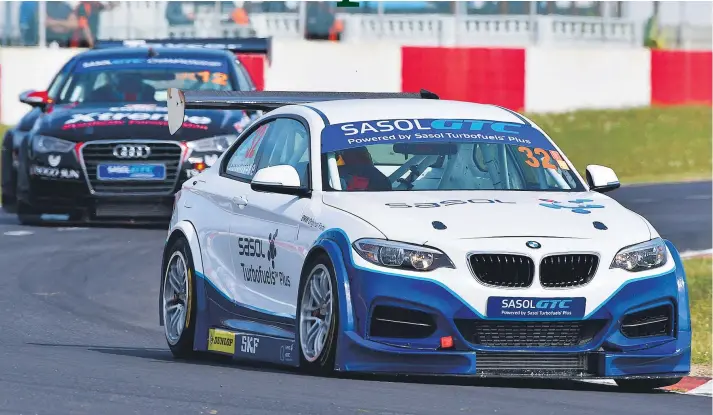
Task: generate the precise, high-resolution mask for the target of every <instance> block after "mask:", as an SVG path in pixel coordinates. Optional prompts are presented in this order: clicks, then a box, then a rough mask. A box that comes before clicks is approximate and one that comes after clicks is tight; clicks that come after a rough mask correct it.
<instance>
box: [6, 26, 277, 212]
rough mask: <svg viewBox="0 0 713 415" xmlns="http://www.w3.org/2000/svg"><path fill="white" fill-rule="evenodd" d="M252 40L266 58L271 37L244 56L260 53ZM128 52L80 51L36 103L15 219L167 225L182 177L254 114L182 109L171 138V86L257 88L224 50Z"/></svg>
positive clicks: (143, 48) (22, 149)
mask: <svg viewBox="0 0 713 415" xmlns="http://www.w3.org/2000/svg"><path fill="white" fill-rule="evenodd" d="M243 41H244V40H243ZM256 42H262V44H263V45H264V46H263V47H262V49H261V50H264V51H265V52H266V53H267V50H268V47H269V40H266V39H252V40H251V44H250V45H248V46H249V48H250V50H256V49H260V48H259V47H256V46H255V43H256ZM244 44H245V43H244ZM131 46H132V47H110V48H106V49H97V50H92V51H87V52H84V53H81V54H79V55H77V56H76V57H74V58H73V59H72V61H71V62H70V63H69V64H68V66H67V67H66V71H67V75H66V79H65V81H64V82H63V83H62V86H61V87H60V88H58V91H57V92H56V93H55V94H53V96H52V97H51V98H48V99H47V101H48V102H46V103H44V104H43V105H41V109H42V112H41V114H40V115H39V117H38V118H37V121H36V122H35V123H34V125H33V127H32V129H31V130H30V132H29V133H28V135H27V138H26V139H24V140H23V141H22V142H21V143H20V145H19V149H18V150H19V151H18V156H17V159H18V167H17V190H16V197H17V203H16V212H17V215H18V218H19V220H20V222H21V223H23V224H31V223H37V222H39V221H42V220H63V221H72V222H75V221H80V222H114V221H120V222H134V223H140V222H156V221H158V222H163V221H168V219H169V218H170V216H171V212H172V208H173V200H174V198H173V195H174V193H175V192H176V191H177V190H178V189H179V188H180V186H181V184H182V183H183V181H185V180H187V179H189V178H190V177H191V176H193V175H195V174H197V173H199V172H200V171H202V170H203V169H205V168H207V167H210V166H211V165H212V164H213V163H214V162H215V161H216V159H217V158H218V156H219V155H220V154H222V152H223V151H225V149H227V148H228V146H229V145H230V144H231V143H232V142H233V141H234V140H235V139H236V138H237V135H238V134H239V133H240V132H242V130H243V129H244V128H245V127H247V126H248V125H249V124H250V123H252V121H253V120H254V119H255V118H257V117H258V116H259V115H260V114H259V112H247V111H224V110H193V111H187V112H186V115H185V121H184V126H183V128H182V129H181V134H179V135H174V136H170V135H169V134H168V129H167V128H166V126H167V125H168V124H167V120H168V112H167V107H166V98H167V97H166V95H167V89H168V88H170V87H177V88H182V89H189V90H211V91H237V90H240V91H246V90H254V89H255V87H254V84H253V82H252V81H251V79H250V77H249V76H248V75H247V72H246V71H245V70H244V69H243V68H241V67H240V66H239V64H238V62H236V57H235V55H234V54H233V53H231V52H230V51H228V50H220V49H218V48H206V47H200V48H192V47H175V45H174V46H170V47H169V46H163V45H156V44H153V45H135V44H134V45H131ZM233 46H235V45H233ZM247 48H248V47H245V49H247ZM58 215H59V216H58Z"/></svg>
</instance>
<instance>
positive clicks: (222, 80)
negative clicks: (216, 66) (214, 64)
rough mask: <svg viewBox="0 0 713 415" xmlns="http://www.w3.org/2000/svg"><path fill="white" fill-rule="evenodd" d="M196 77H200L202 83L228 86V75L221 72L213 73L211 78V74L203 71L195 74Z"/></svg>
mask: <svg viewBox="0 0 713 415" xmlns="http://www.w3.org/2000/svg"><path fill="white" fill-rule="evenodd" d="M196 75H198V76H200V77H201V79H202V80H203V82H208V81H210V82H211V83H214V84H216V85H222V86H225V85H227V84H228V75H227V74H224V73H222V72H213V74H212V76H211V73H210V72H208V71H203V72H196Z"/></svg>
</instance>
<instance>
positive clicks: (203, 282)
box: [193, 273, 300, 367]
mask: <svg viewBox="0 0 713 415" xmlns="http://www.w3.org/2000/svg"><path fill="white" fill-rule="evenodd" d="M196 276H197V277H198V278H197V279H198V281H197V284H196V294H197V296H196V297H197V303H198V310H197V316H196V317H197V318H196V332H195V333H196V334H195V338H194V342H193V344H194V346H193V347H194V349H195V350H197V351H206V352H210V353H217V354H221V355H227V356H231V357H233V358H234V359H238V360H251V361H259V362H269V363H275V364H280V365H287V366H293V367H297V366H299V361H300V360H299V356H298V354H297V353H298V350H297V349H298V348H297V347H296V346H295V327H296V321H295V317H294V316H282V315H274V314H270V313H268V312H263V311H261V310H256V309H253V308H251V307H248V306H246V305H243V304H239V303H236V302H234V301H232V300H230V299H229V298H227V297H226V296H225V295H224V294H223V293H222V292H220V291H219V290H218V289H217V288H216V287H214V286H213V285H212V284H211V283H210V281H209V280H208V279H207V278H206V277H205V276H204V275H203V274H200V273H196Z"/></svg>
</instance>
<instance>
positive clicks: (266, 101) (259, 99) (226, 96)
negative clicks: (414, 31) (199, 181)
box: [167, 88, 439, 135]
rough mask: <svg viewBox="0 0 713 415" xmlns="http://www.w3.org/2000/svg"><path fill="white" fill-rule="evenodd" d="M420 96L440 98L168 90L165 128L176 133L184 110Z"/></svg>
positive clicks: (403, 95) (408, 95) (398, 95)
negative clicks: (166, 124)
mask: <svg viewBox="0 0 713 415" xmlns="http://www.w3.org/2000/svg"><path fill="white" fill-rule="evenodd" d="M384 98H420V99H439V98H438V95H436V94H434V93H433V92H430V91H426V90H425V89H422V90H421V92H418V93H407V92H304V91H182V90H180V89H178V88H169V89H168V102H167V104H168V130H169V131H170V132H171V135H173V134H175V133H176V132H177V131H178V130H180V129H181V126H183V120H184V116H185V112H186V110H187V109H215V110H248V111H249V110H252V111H266V112H267V111H272V110H274V109H277V108H280V107H282V106H285V105H295V104H306V103H308V102H315V101H336V100H344V99H384Z"/></svg>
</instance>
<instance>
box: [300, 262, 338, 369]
mask: <svg viewBox="0 0 713 415" xmlns="http://www.w3.org/2000/svg"><path fill="white" fill-rule="evenodd" d="M333 292H334V291H333V289H332V279H331V276H330V274H329V270H328V269H327V267H326V266H325V265H323V264H317V265H316V266H315V267H314V268H313V269H312V271H311V272H310V273H309V277H307V281H306V282H305V284H304V288H303V292H302V302H301V305H300V326H299V329H300V346H301V347H302V354H303V356H304V358H305V360H307V361H308V362H310V363H312V362H314V361H316V360H317V359H319V357H320V355H321V353H322V351H324V347H325V345H326V344H327V341H328V338H329V333H330V327H331V324H332V312H333V310H332V304H334V299H333V296H334V294H333Z"/></svg>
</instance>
